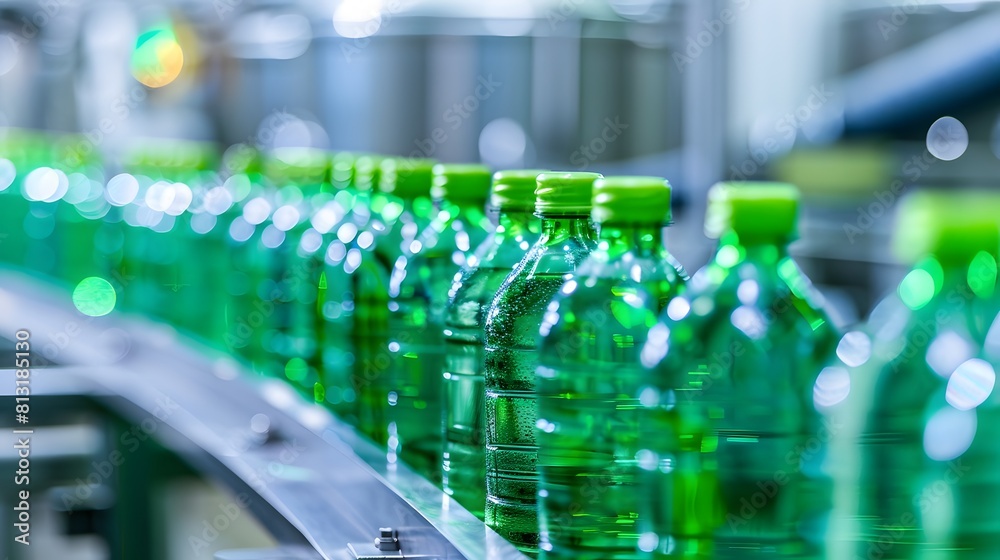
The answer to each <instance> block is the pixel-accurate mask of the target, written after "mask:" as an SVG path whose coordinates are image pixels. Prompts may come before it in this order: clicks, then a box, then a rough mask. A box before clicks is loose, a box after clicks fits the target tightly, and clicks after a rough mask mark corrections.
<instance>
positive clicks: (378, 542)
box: [375, 527, 399, 551]
mask: <svg viewBox="0 0 1000 560" xmlns="http://www.w3.org/2000/svg"><path fill="white" fill-rule="evenodd" d="M378 532H379V536H378V538H377V539H375V548H377V549H379V550H383V551H396V550H399V539H397V538H396V536H395V535H396V532H395V531H393V530H392V527H379V529H378Z"/></svg>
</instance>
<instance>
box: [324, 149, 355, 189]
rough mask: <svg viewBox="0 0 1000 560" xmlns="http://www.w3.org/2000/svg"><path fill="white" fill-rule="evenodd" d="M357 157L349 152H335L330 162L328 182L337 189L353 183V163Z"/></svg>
mask: <svg viewBox="0 0 1000 560" xmlns="http://www.w3.org/2000/svg"><path fill="white" fill-rule="evenodd" d="M357 158H358V155H357V154H354V153H351V152H337V153H335V154H334V155H333V161H332V162H330V182H331V183H333V186H334V187H336V188H338V189H343V188H347V187H348V186H350V185H352V184H353V183H354V163H355V161H357Z"/></svg>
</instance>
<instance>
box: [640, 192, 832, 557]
mask: <svg viewBox="0 0 1000 560" xmlns="http://www.w3.org/2000/svg"><path fill="white" fill-rule="evenodd" d="M797 209H798V192H797V190H796V189H795V187H793V186H791V185H787V184H777V183H743V184H719V185H716V186H715V187H713V188H712V189H711V190H710V191H709V205H708V214H707V217H706V232H707V233H708V234H709V235H710V236H712V237H718V238H719V247H718V250H717V251H716V253H715V255H714V256H713V257H712V259H711V261H710V262H709V264H707V265H706V266H705V267H704V268H702V269H701V270H699V271H698V272H697V273H696V274H695V275H694V276H693V277H692V279H691V281H690V283H689V284H688V288H689V289H688V291H686V292H685V293H684V294H682V295H681V296H679V297H677V298H675V299H674V300H673V301H671V302H670V304H668V306H667V309H666V313H665V314H664V315H663V316H662V317H661V322H660V323H658V324H657V325H656V326H655V327H653V329H651V331H650V333H649V339H648V341H647V343H646V345H645V346H644V347H643V349H642V354H641V359H642V362H643V364H644V365H645V366H647V367H649V368H651V369H650V370H649V375H648V380H647V382H646V383H645V384H644V387H643V389H642V390H641V391H640V393H639V399H640V402H641V404H642V405H643V406H644V407H645V408H646V409H647V410H646V411H645V412H644V413H643V414H642V416H641V418H640V427H641V429H640V435H641V440H640V441H641V443H642V445H643V448H642V449H640V450H639V451H638V453H637V454H636V460H637V461H638V464H639V466H640V468H641V469H643V475H642V479H643V484H642V486H641V487H640V489H639V495H640V496H641V498H642V500H643V505H644V506H645V507H644V508H643V509H642V510H641V518H640V520H641V524H642V525H643V528H642V534H641V535H640V537H639V543H638V544H639V549H640V550H641V551H643V552H648V553H652V556H653V557H654V558H666V557H672V556H681V557H691V558H726V559H728V558H734V559H735V558H740V559H748V558H761V559H763V558H767V559H775V558H821V557H822V555H823V552H822V551H823V545H824V542H823V539H824V534H825V522H826V519H827V516H828V514H829V509H830V497H829V493H830V483H829V481H828V479H827V477H826V476H825V475H824V474H823V472H822V470H821V468H820V464H821V462H822V460H823V457H824V452H823V449H824V447H825V443H826V441H824V435H823V434H824V432H823V426H822V425H821V422H820V417H819V414H818V413H817V411H816V409H815V407H814V406H813V399H812V392H813V385H814V383H815V380H816V377H817V375H818V373H819V370H820V368H821V367H822V364H823V362H824V361H825V360H826V359H827V358H828V357H829V356H830V355H832V351H833V348H834V347H835V345H836V342H837V334H836V329H835V328H834V327H833V326H832V325H831V323H830V320H829V319H828V318H827V316H826V314H825V313H824V312H823V311H822V309H821V298H820V296H819V294H818V292H816V291H815V290H814V289H813V288H812V286H811V284H810V282H809V280H808V279H807V278H806V277H805V275H804V274H803V273H802V272H801V270H800V269H799V267H798V266H797V265H796V263H795V261H794V260H792V258H791V257H790V256H789V255H788V250H787V245H788V243H789V241H790V240H791V239H792V237H793V236H794V234H795V230H796V218H797V217H796V214H797Z"/></svg>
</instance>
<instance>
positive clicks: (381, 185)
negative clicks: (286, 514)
mask: <svg viewBox="0 0 1000 560" xmlns="http://www.w3.org/2000/svg"><path fill="white" fill-rule="evenodd" d="M362 163H363V164H364V165H365V166H367V165H369V164H368V163H367V162H362ZM372 163H377V165H378V167H377V171H376V170H371V171H368V170H366V169H365V167H364V166H363V167H361V169H360V170H359V171H360V173H361V176H362V180H363V181H368V180H375V179H377V180H378V183H377V187H376V189H377V190H376V191H375V193H374V194H373V196H372V200H371V206H370V209H371V217H370V219H369V221H368V223H367V227H366V228H365V229H363V230H362V229H361V228H360V227H358V228H357V229H355V228H353V227H352V228H348V231H347V233H345V234H344V235H343V236H342V237H340V236H338V241H340V242H342V243H343V244H344V246H345V248H346V253H344V255H345V256H344V257H343V259H342V260H343V263H344V266H345V270H346V272H347V273H348V274H350V275H351V280H352V285H353V294H354V333H353V334H354V337H355V349H356V352H357V355H356V357H355V367H354V378H353V380H352V381H353V384H354V385H355V387H357V394H358V397H359V403H358V407H359V409H358V413H359V415H360V417H359V427H360V428H361V431H362V432H363V433H364V434H366V435H367V436H368V437H370V438H371V439H372V440H374V441H375V442H376V443H378V444H379V445H385V446H387V450H388V452H387V455H386V458H387V460H388V461H390V462H394V461H396V460H398V453H397V451H396V448H395V443H396V438H398V437H399V436H398V433H395V432H396V431H397V426H396V425H394V424H393V420H391V419H390V410H389V409H390V408H391V407H393V406H395V404H397V403H398V402H399V401H398V397H399V395H398V394H396V395H390V393H393V392H394V391H395V389H397V384H396V381H395V376H394V371H393V368H392V364H393V354H394V352H393V348H396V346H391V347H390V339H391V335H390V332H389V328H390V327H389V314H390V306H389V283H390V278H391V276H392V273H393V269H394V268H395V266H396V263H397V262H400V259H404V258H405V257H404V252H405V251H407V250H408V248H409V247H410V245H411V244H412V243H413V242H414V241H416V238H417V235H418V233H419V232H420V231H421V230H422V229H423V228H424V227H426V226H427V224H429V223H430V220H431V218H432V217H433V214H434V212H435V210H434V205H433V203H432V202H431V199H430V191H431V186H432V182H433V171H432V170H433V167H434V162H433V161H431V160H418V159H398V158H385V159H380V160H379V159H374V161H373V162H372ZM366 176H367V177H366ZM338 233H339V232H338ZM438 371H440V370H438ZM407 396H409V395H407ZM390 398H392V399H393V400H392V401H390ZM439 422H440V420H438V421H437V422H435V423H434V425H433V426H431V428H433V429H438V428H439V426H440V424H439ZM390 438H392V439H390ZM390 444H393V445H390Z"/></svg>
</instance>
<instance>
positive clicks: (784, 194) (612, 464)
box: [446, 173, 836, 558]
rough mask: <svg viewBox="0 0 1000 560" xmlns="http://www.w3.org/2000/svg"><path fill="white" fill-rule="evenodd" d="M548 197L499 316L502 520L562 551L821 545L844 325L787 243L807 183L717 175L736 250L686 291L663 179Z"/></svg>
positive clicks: (491, 518)
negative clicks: (537, 233) (824, 379)
mask: <svg viewBox="0 0 1000 560" xmlns="http://www.w3.org/2000/svg"><path fill="white" fill-rule="evenodd" d="M536 197H537V200H536V210H537V212H538V215H539V216H540V217H541V218H542V228H543V233H542V236H541V238H540V239H539V241H538V242H537V243H536V245H535V246H534V247H533V248H532V249H531V251H529V253H528V254H527V255H526V256H525V257H524V258H523V260H522V261H521V262H520V263H519V264H518V265H517V266H516V267H515V269H514V271H513V272H512V273H511V274H510V275H509V276H508V277H507V278H506V279H505V280H504V282H503V284H502V286H501V287H500V289H499V290H498V292H497V294H496V296H495V298H494V300H493V302H492V303H491V304H490V307H489V310H488V312H487V319H486V324H485V338H484V358H483V363H484V364H485V370H484V371H485V397H486V398H485V409H486V433H485V435H486V438H485V450H486V469H487V476H486V489H487V497H486V502H485V518H486V521H487V524H489V525H490V526H492V527H494V528H495V529H496V530H497V531H498V532H500V534H501V535H503V536H505V537H506V538H507V539H508V540H510V541H511V542H513V543H514V544H516V545H518V546H519V547H520V548H521V549H522V550H524V551H525V552H528V553H534V552H535V551H536V548H535V547H536V545H538V544H539V543H538V539H539V530H540V531H541V537H542V538H541V543H540V544H541V546H540V549H541V553H542V555H543V556H545V557H552V558H577V557H581V558H643V557H649V556H654V557H659V556H662V557H667V556H672V555H684V556H691V557H704V558H728V557H734V558H735V557H743V556H745V555H752V556H758V557H803V558H805V557H816V556H818V555H821V554H822V546H823V544H824V534H823V531H824V528H825V519H826V516H827V515H828V514H829V510H830V501H829V494H830V483H829V481H828V480H827V479H826V477H825V475H824V474H823V473H822V470H821V469H820V466H819V465H820V463H821V462H822V459H823V457H824V455H823V453H821V452H816V450H813V449H812V447H810V446H807V444H809V445H811V444H812V443H813V441H812V440H814V439H815V438H816V436H815V434H816V433H817V430H820V429H821V427H822V424H821V421H820V416H819V414H818V412H817V411H816V409H815V408H814V406H813V403H812V399H811V396H812V395H811V391H812V389H813V386H814V383H815V381H816V378H817V375H818V372H819V369H820V367H821V366H822V364H823V362H824V361H825V360H826V359H827V357H828V356H829V355H830V354H831V352H832V350H833V347H834V345H835V342H836V330H835V329H834V328H833V327H832V325H831V324H830V321H829V320H828V319H827V318H826V316H825V314H824V313H823V312H822V311H821V302H820V299H819V296H818V294H817V293H816V292H815V291H814V290H813V289H812V287H811V286H810V284H809V282H808V280H807V279H806V278H805V276H804V275H803V274H802V273H801V271H800V270H799V269H798V267H797V266H796V265H795V263H794V261H792V260H791V258H790V257H789V256H788V252H787V245H788V243H789V242H790V240H791V239H792V238H793V236H794V233H795V225H796V214H797V207H798V196H797V193H796V191H795V190H794V188H792V187H790V186H787V185H778V184H773V185H768V184H764V185H759V184H758V185H742V186H737V185H719V186H717V187H715V188H714V189H713V190H712V191H711V194H710V204H709V215H708V230H709V232H710V233H712V234H714V235H715V236H716V237H719V238H720V245H719V249H718V251H717V253H716V255H715V257H714V258H713V259H712V262H710V264H709V265H707V266H706V267H705V268H704V269H702V270H701V271H699V272H698V273H697V274H696V275H695V276H694V278H693V279H692V280H691V282H690V284H689V285H688V286H687V287H685V286H684V278H685V274H684V273H683V271H682V269H681V268H680V266H679V265H678V264H677V263H676V261H675V260H674V259H673V258H672V257H670V256H669V254H668V253H666V251H665V249H664V248H663V243H662V239H661V238H660V232H661V231H662V230H663V226H664V225H665V224H666V222H667V221H668V220H669V206H670V204H669V200H670V191H669V187H668V186H667V185H666V183H665V182H664V181H663V180H662V179H652V178H608V179H603V178H600V177H599V176H596V175H592V174H591V175H587V174H583V175H581V174H544V173H543V174H541V175H539V176H538V178H537V187H536ZM592 197H593V198H592ZM592 204H593V206H594V212H593V218H594V221H596V222H597V223H599V224H600V225H601V235H600V236H595V232H594V224H593V222H592V221H591V219H590V218H591V216H590V210H591V206H592ZM658 316H659V317H658ZM448 427H450V425H449V424H446V428H448ZM539 474H540V475H541V486H540V487H539ZM776 477H777V478H776ZM757 492H766V493H767V499H766V500H764V503H762V504H757V505H756V506H755V505H753V504H755V503H757V502H758V501H759V500H758V499H757V497H756V496H755V493H757ZM536 497H537V498H538V499H539V501H540V506H541V507H540V510H539V507H538V505H537V504H536ZM744 504H750V505H748V506H744ZM744 510H746V511H744ZM539 511H540V513H541V518H540V519H539V517H538V514H539Z"/></svg>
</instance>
